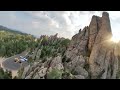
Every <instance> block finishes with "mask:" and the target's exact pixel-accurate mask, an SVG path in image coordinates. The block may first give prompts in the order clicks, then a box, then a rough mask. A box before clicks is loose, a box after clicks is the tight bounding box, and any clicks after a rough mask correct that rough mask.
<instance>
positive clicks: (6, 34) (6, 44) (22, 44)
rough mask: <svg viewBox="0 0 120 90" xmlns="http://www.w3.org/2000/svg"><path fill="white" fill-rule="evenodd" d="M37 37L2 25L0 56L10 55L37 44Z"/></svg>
mask: <svg viewBox="0 0 120 90" xmlns="http://www.w3.org/2000/svg"><path fill="white" fill-rule="evenodd" d="M35 39H36V38H35V37H33V36H32V35H30V34H26V33H22V32H20V31H15V30H12V29H9V28H6V27H4V26H1V25H0V56H2V57H10V56H13V55H16V54H19V53H21V52H23V51H25V50H26V49H29V48H31V47H33V48H34V46H35V45H36V41H35Z"/></svg>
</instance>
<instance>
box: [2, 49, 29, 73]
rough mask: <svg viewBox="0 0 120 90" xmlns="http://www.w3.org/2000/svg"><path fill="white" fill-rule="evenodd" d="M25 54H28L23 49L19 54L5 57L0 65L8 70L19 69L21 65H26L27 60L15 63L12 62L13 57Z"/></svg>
mask: <svg viewBox="0 0 120 90" xmlns="http://www.w3.org/2000/svg"><path fill="white" fill-rule="evenodd" d="M27 54H28V52H26V51H24V52H23V53H21V54H18V55H15V56H12V57H10V58H7V59H6V60H4V61H3V62H2V67H3V68H4V69H7V70H10V71H14V70H15V71H16V70H19V69H20V68H21V66H22V67H26V66H28V63H27V62H22V64H20V63H15V62H14V59H15V58H19V57H20V56H25V55H27Z"/></svg>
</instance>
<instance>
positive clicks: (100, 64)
mask: <svg viewBox="0 0 120 90" xmlns="http://www.w3.org/2000/svg"><path fill="white" fill-rule="evenodd" d="M100 21H101V26H100V27H99V28H100V29H99V32H98V34H97V36H96V38H95V42H94V45H93V48H92V51H91V54H90V58H89V64H90V73H91V78H92V79H96V78H98V79H100V78H101V79H106V78H116V73H117V64H118V63H117V62H118V59H117V56H116V55H115V53H114V48H115V47H114V44H113V43H112V42H110V38H111V36H112V32H111V26H110V19H109V14H108V13H107V12H103V14H102V17H101V18H100Z"/></svg>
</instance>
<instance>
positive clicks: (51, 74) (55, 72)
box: [47, 69, 63, 79]
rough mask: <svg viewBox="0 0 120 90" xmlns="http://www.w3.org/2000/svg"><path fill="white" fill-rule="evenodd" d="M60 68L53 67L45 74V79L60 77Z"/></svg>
mask: <svg viewBox="0 0 120 90" xmlns="http://www.w3.org/2000/svg"><path fill="white" fill-rule="evenodd" d="M62 73H63V71H62V70H58V69H53V70H52V71H51V72H49V73H48V74H47V79H62Z"/></svg>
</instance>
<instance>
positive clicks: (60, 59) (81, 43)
mask: <svg viewBox="0 0 120 90" xmlns="http://www.w3.org/2000/svg"><path fill="white" fill-rule="evenodd" d="M111 36H112V32H111V26H110V19H109V14H108V13H107V12H103V14H102V17H98V16H95V15H94V16H93V17H92V20H91V22H90V25H89V26H85V28H84V29H83V30H81V29H80V30H79V33H78V34H76V35H74V36H73V37H72V40H71V43H70V45H69V46H68V48H67V50H66V51H65V53H64V55H63V56H61V55H58V56H56V57H51V58H47V60H46V61H45V62H43V63H41V62H38V63H37V64H35V65H34V64H33V65H32V66H31V67H29V69H27V70H24V74H23V76H22V78H27V79H30V78H34V79H38V78H39V79H40V78H45V79H47V74H48V73H49V72H52V70H53V69H58V70H61V71H62V72H63V73H62V76H61V78H63V79H66V78H67V79H116V78H119V77H120V76H118V72H120V70H119V69H118V68H119V65H120V64H119V63H120V62H119V59H120V53H119V51H118V50H120V44H119V45H116V44H114V43H113V42H111V41H110V38H111ZM56 37H57V34H56V35H55V36H53V37H51V39H52V40H53V41H54V40H55V39H54V38H56ZM39 55H40V54H39V53H38V55H37V56H39ZM33 57H34V56H33ZM26 71H27V72H26ZM66 71H68V72H69V74H68V73H67V74H66ZM25 72H26V74H25ZM28 73H29V74H28Z"/></svg>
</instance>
